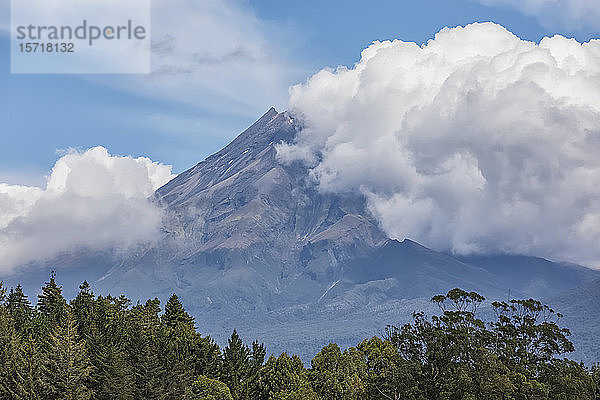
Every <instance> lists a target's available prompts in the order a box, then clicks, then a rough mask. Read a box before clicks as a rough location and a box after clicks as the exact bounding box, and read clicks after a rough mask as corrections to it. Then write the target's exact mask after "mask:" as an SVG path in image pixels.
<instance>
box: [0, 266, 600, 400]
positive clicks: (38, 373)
mask: <svg viewBox="0 0 600 400" xmlns="http://www.w3.org/2000/svg"><path fill="white" fill-rule="evenodd" d="M432 301H433V302H434V303H435V304H437V305H438V306H439V309H440V312H439V313H438V314H436V315H432V316H426V315H425V314H424V313H419V312H417V313H414V314H413V322H412V323H410V324H405V325H403V326H399V327H396V326H388V327H387V329H386V335H385V337H382V338H380V337H373V338H371V339H365V340H364V341H363V342H361V343H359V344H358V345H357V346H356V347H351V348H349V349H345V350H342V349H340V348H339V346H338V345H337V344H335V343H331V344H329V345H327V346H325V347H324V348H323V349H322V350H321V351H320V352H319V353H318V354H317V355H316V356H315V357H314V358H313V360H312V361H311V367H310V368H306V367H305V365H304V364H303V363H302V361H301V360H300V359H299V358H298V357H297V356H289V355H288V354H286V353H283V354H281V355H279V356H278V357H276V356H274V355H271V356H270V357H269V358H268V359H267V360H266V362H265V358H266V355H267V351H266V348H265V346H264V344H262V343H260V342H258V341H254V342H252V343H251V344H250V345H246V344H245V343H244V342H243V340H242V339H241V337H240V336H239V335H238V333H237V331H236V330H235V329H234V330H233V332H232V334H231V337H230V338H229V340H228V343H227V346H225V348H223V350H222V351H221V349H220V348H219V346H218V345H217V344H216V343H215V342H214V341H213V340H212V339H211V338H210V337H208V336H202V335H201V334H200V333H198V331H197V330H196V327H195V322H194V318H193V317H192V316H191V315H190V314H188V313H187V312H186V311H185V308H184V306H183V304H182V303H181V301H180V300H179V298H178V297H177V295H175V294H173V295H172V296H171V297H170V298H169V300H168V301H167V303H166V304H165V309H164V312H162V310H161V305H160V301H159V300H158V299H151V300H148V301H146V302H145V303H143V304H142V303H138V304H136V305H133V306H132V305H131V302H130V301H129V299H127V298H126V297H124V296H120V297H112V296H106V297H104V296H96V295H94V293H93V292H92V290H91V287H90V285H89V284H88V283H87V282H83V283H82V285H81V286H80V291H79V293H78V295H77V296H76V297H75V298H74V299H73V300H72V301H71V302H70V303H68V302H67V301H66V300H65V299H64V297H63V296H62V288H61V287H60V286H59V285H58V284H57V283H56V277H55V274H54V273H53V274H52V275H51V276H50V279H49V280H48V282H45V284H44V286H43V287H42V292H41V294H40V295H39V297H38V303H37V305H36V306H35V307H34V306H32V305H31V303H30V302H29V300H28V298H27V296H26V295H25V294H24V293H23V289H22V288H21V286H17V287H15V288H13V289H11V290H10V291H9V292H8V294H7V291H6V289H5V288H4V287H3V286H2V284H1V283H0V399H16V400H21V399H27V400H36V399H40V400H41V399H44V400H59V399H60V400H62V399H65V400H67V399H68V400H71V399H72V400H75V399H77V400H85V399H121V400H171V399H172V400H179V399H190V400H192V399H205V400H300V399H302V400H330V399H331V400H359V399H360V400H362V399H366V400H370V399H373V400H375V399H377V400H380V399H394V400H400V399H465V400H466V399H492V400H494V399H498V400H500V399H502V400H504V399H507V400H510V399H514V400H517V399H548V400H550V399H561V400H562V399H583V400H592V399H600V368H599V367H597V366H593V367H591V368H588V367H586V366H585V365H583V364H580V363H576V362H574V361H571V360H568V359H565V358H561V356H562V355H563V354H565V353H568V352H571V351H573V344H572V343H571V342H570V341H569V339H568V337H569V335H570V333H569V331H568V330H567V329H565V328H563V327H561V326H559V322H560V318H561V315H560V314H559V313H557V312H555V311H554V310H552V309H551V308H550V307H548V306H546V305H544V304H542V303H540V302H539V301H536V300H533V299H527V300H509V301H506V302H493V303H491V304H489V307H491V309H492V310H494V312H495V316H496V318H494V319H493V320H491V321H485V320H482V319H480V318H479V317H478V309H479V308H480V307H481V306H482V305H483V304H484V302H485V299H484V298H483V297H482V296H480V295H478V294H477V293H473V292H465V291H463V290H460V289H453V290H451V291H449V292H448V293H447V294H446V295H438V296H435V297H433V298H432Z"/></svg>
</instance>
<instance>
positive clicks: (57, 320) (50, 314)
mask: <svg viewBox="0 0 600 400" xmlns="http://www.w3.org/2000/svg"><path fill="white" fill-rule="evenodd" d="M37 308H38V311H39V313H40V315H41V316H42V318H43V319H44V321H45V322H46V324H45V325H44V326H46V327H47V326H49V325H60V324H61V323H63V322H64V320H65V317H66V315H67V311H68V308H67V301H66V300H65V298H64V297H63V295H62V286H58V285H57V284H56V274H55V272H54V271H52V274H51V275H50V280H49V281H48V282H46V283H45V284H44V286H43V287H42V293H41V294H40V295H38V305H37Z"/></svg>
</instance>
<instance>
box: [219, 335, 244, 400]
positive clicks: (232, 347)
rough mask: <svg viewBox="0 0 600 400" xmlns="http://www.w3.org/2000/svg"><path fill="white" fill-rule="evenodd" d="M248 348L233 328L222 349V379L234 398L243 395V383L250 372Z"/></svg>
mask: <svg viewBox="0 0 600 400" xmlns="http://www.w3.org/2000/svg"><path fill="white" fill-rule="evenodd" d="M249 355H250V350H249V349H248V347H247V346H246V345H244V343H243V342H242V339H240V337H239V335H238V333H237V331H236V330H235V329H234V330H233V333H232V334H231V338H229V339H228V343H227V347H225V350H223V369H222V372H221V377H222V381H223V382H225V383H226V384H227V386H228V387H229V390H230V391H231V395H232V396H233V398H234V399H235V400H237V399H240V398H241V397H242V395H243V383H244V381H245V380H246V379H247V378H248V375H249V373H250V364H249V360H248V357H249Z"/></svg>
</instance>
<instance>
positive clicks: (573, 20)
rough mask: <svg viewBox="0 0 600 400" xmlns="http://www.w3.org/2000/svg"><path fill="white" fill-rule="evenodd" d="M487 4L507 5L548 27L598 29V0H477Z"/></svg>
mask: <svg viewBox="0 0 600 400" xmlns="http://www.w3.org/2000/svg"><path fill="white" fill-rule="evenodd" d="M478 1H479V2H480V3H482V4H485V5H488V6H508V7H511V8H514V9H516V10H517V11H520V12H522V13H523V14H525V15H530V16H533V17H536V18H538V19H539V21H540V22H541V23H542V24H543V25H546V26H549V27H557V26H558V27H561V28H567V29H572V30H580V29H585V28H592V29H600V2H599V1H598V0H478Z"/></svg>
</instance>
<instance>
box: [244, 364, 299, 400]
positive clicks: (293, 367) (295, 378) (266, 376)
mask: <svg viewBox="0 0 600 400" xmlns="http://www.w3.org/2000/svg"><path fill="white" fill-rule="evenodd" d="M308 387H310V383H309V382H308V379H307V376H306V370H305V369H304V366H303V365H302V361H301V360H300V358H299V357H298V356H292V357H290V356H288V355H287V354H286V353H282V354H281V355H280V356H279V357H277V358H276V357H274V356H271V357H269V359H268V360H267V362H266V364H265V365H264V366H263V367H262V369H261V370H260V372H259V373H258V376H257V379H256V382H255V386H254V388H252V395H251V396H250V397H251V398H252V399H256V400H271V399H274V398H280V397H281V396H284V395H287V394H291V393H292V392H297V391H299V390H301V389H303V388H308Z"/></svg>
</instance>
